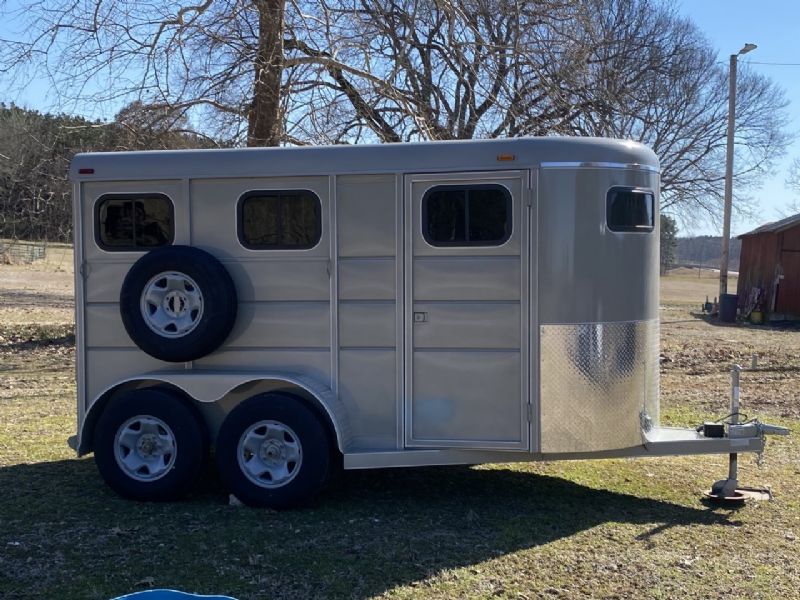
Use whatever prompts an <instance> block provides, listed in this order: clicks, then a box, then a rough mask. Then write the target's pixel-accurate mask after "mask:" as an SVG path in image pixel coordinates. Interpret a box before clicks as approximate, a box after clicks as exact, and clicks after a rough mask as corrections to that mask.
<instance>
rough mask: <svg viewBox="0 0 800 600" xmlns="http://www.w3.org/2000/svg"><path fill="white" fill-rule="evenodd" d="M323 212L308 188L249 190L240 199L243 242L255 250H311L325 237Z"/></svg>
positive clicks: (239, 211)
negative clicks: (323, 234)
mask: <svg viewBox="0 0 800 600" xmlns="http://www.w3.org/2000/svg"><path fill="white" fill-rule="evenodd" d="M321 214H322V209H321V204H320V200H319V198H318V197H317V195H316V194H314V192H310V191H308V190H277V191H273V190H269V191H256V192H248V193H247V194H245V195H244V196H242V197H241V198H240V199H239V210H238V233H239V241H240V242H241V244H242V245H243V246H244V247H245V248H250V249H251V250H308V249H309V248H313V247H314V246H316V245H317V244H318V243H319V240H320V238H321V237H322V218H321Z"/></svg>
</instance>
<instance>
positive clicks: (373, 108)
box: [0, 0, 787, 215]
mask: <svg viewBox="0 0 800 600" xmlns="http://www.w3.org/2000/svg"><path fill="white" fill-rule="evenodd" d="M87 5H88V6H89V7H90V8H91V10H88V11H87V10H86V7H87ZM24 11H25V12H24V14H23V15H22V16H20V17H19V18H22V19H28V20H29V27H28V31H29V32H30V34H29V36H28V37H25V38H23V39H20V40H17V41H13V42H6V43H5V44H0V45H2V48H0V50H2V53H0V70H4V71H6V72H7V73H9V74H11V73H13V74H15V75H16V76H17V77H19V76H21V75H23V74H24V73H25V70H26V69H34V71H35V69H39V72H44V73H46V74H47V75H48V76H50V77H51V80H52V83H53V89H55V90H57V91H58V93H59V94H60V95H62V97H64V98H67V99H70V100H72V101H74V102H81V103H82V102H87V101H94V102H99V103H109V102H111V103H117V104H119V103H120V102H122V101H123V100H124V101H125V102H128V103H129V102H131V101H140V102H141V103H142V104H143V105H145V106H147V107H148V110H150V111H151V112H152V111H155V112H158V110H159V109H162V108H163V109H164V110H165V111H167V112H168V113H169V114H170V115H173V116H177V117H180V118H181V119H183V121H182V122H181V123H182V124H181V127H182V128H184V129H195V130H197V131H201V132H203V133H204V134H205V135H208V136H211V137H213V138H223V139H225V140H228V141H229V142H230V143H232V144H243V143H248V144H251V145H262V144H264V145H274V144H278V143H291V144H319V143H359V142H369V141H378V142H403V141H409V140H432V139H466V138H474V137H501V136H509V137H515V136H523V135H553V134H559V135H597V136H613V137H621V138H628V139H635V140H639V141H643V142H645V143H647V144H649V145H650V146H651V147H653V149H654V150H655V151H656V153H657V154H658V155H659V156H660V158H661V161H662V184H663V188H662V189H663V195H662V202H663V204H664V207H665V208H668V209H669V210H670V211H671V212H672V214H676V215H694V214H696V213H697V211H698V210H699V211H705V212H706V213H707V214H709V215H714V214H716V212H717V209H718V206H719V200H720V197H721V195H722V186H723V169H724V158H723V155H724V146H725V119H726V111H727V88H726V85H727V83H726V81H727V72H726V70H725V67H724V65H722V64H720V63H719V61H718V60H717V56H716V54H715V52H714V51H713V50H712V49H711V48H710V47H709V45H708V42H707V41H706V39H705V38H704V37H703V36H702V34H701V33H700V32H699V31H698V30H697V28H696V27H695V26H694V25H692V24H691V23H690V22H688V21H686V20H685V19H682V18H680V17H678V16H676V14H675V13H674V12H673V11H672V10H671V9H670V8H668V7H667V6H665V5H664V4H663V3H656V2H655V1H654V0H582V1H581V2H574V1H570V0H534V1H525V0H461V1H459V2H453V1H451V0H319V1H317V2H304V1H303V0H289V2H287V3H285V4H284V1H283V0H186V1H184V2H179V3H177V4H176V3H174V2H167V0H151V1H150V2H149V3H148V4H147V10H146V11H145V10H142V9H141V8H139V7H137V6H136V5H134V4H133V3H130V2H126V1H124V0H103V1H101V0H87V2H86V3H75V2H72V0H49V1H48V2H44V1H43V0H35V1H32V2H30V3H29V4H28V5H26V7H25V9H24ZM34 71H28V73H29V74H33V73H34ZM101 84H102V85H101ZM784 106H785V100H784V97H783V94H782V92H781V90H780V89H778V88H777V87H776V86H775V85H774V84H773V83H772V82H771V81H769V80H768V79H766V78H763V77H761V76H759V75H758V74H755V73H753V72H750V71H748V70H747V69H746V68H743V69H742V72H741V73H740V76H739V90H738V109H737V160H736V165H737V173H736V186H735V189H736V190H737V193H739V195H740V196H741V197H743V196H744V193H743V192H746V190H747V189H748V186H749V185H750V184H752V183H753V182H755V181H756V180H757V179H758V178H759V177H760V176H761V175H763V173H764V172H766V171H767V170H768V169H769V167H770V163H771V161H772V160H773V159H774V158H775V157H777V156H780V154H781V153H782V152H783V150H784V148H785V146H786V142H787V139H786V135H785V134H784V132H783V128H784V124H785V121H784V119H785V111H784ZM176 123H177V121H176ZM740 199H741V198H740ZM739 206H743V205H742V204H741V203H740V204H739Z"/></svg>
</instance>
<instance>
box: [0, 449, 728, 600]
mask: <svg viewBox="0 0 800 600" xmlns="http://www.w3.org/2000/svg"><path fill="white" fill-rule="evenodd" d="M199 487H200V489H198V490H197V491H196V492H195V493H194V494H192V495H191V496H190V497H189V498H188V499H187V500H184V501H181V502H176V503H171V504H141V503H136V502H131V501H126V500H123V499H121V498H118V497H116V496H115V495H114V494H113V493H112V492H111V491H110V490H108V489H107V488H106V487H105V486H104V484H103V483H102V481H101V480H100V477H99V476H98V474H97V471H96V469H95V467H94V465H93V463H92V461H91V459H89V460H63V461H58V462H49V463H37V464H29V465H15V466H10V467H4V468H0V490H3V492H2V494H3V498H2V502H0V524H1V525H2V526H1V527H0V557H2V560H0V567H1V568H0V591H2V587H4V586H6V587H7V588H8V589H6V590H5V593H6V595H5V596H4V597H9V598H15V597H20V598H21V597H70V598H80V597H89V598H110V597H112V596H114V595H119V594H122V593H123V592H130V591H132V590H135V589H137V588H138V589H141V588H142V587H146V586H156V587H175V588H179V589H184V590H188V591H195V592H204V593H211V592H217V593H228V594H230V595H233V596H237V597H239V598H242V599H244V598H261V597H280V598H283V597H312V596H323V597H348V598H353V597H355V598H365V597H369V596H373V595H376V594H380V593H382V592H385V591H387V590H390V589H392V588H394V587H395V586H398V585H405V584H413V583H414V582H418V581H420V580H423V579H425V578H427V577H430V576H432V575H436V574H437V573H440V572H442V571H443V570H447V569H453V568H458V567H470V566H472V565H477V564H478V563H481V562H483V561H486V560H489V559H492V558H495V557H500V556H503V555H506V554H509V553H514V552H516V551H519V550H523V549H529V548H536V547H539V546H542V545H544V544H547V543H549V542H553V541H556V540H559V539H562V538H566V537H569V536H572V535H575V534H579V533H580V532H583V531H585V530H588V529H590V528H593V527H596V526H598V525H602V524H605V523H609V522H616V523H629V524H635V525H642V526H644V527H643V528H642V527H640V528H639V530H641V529H644V531H639V534H638V535H636V537H635V539H634V538H633V536H632V537H631V539H630V540H627V541H626V542H624V543H626V544H630V543H642V544H644V546H643V548H645V547H648V546H649V545H652V543H653V542H654V541H657V538H658V536H659V535H660V534H661V533H663V532H664V530H665V529H668V528H671V527H674V526H686V525H695V526H697V525H700V526H703V525H709V526H710V525H737V523H736V522H734V521H731V520H730V519H729V518H728V517H727V516H726V515H725V514H721V513H717V512H713V511H710V510H708V509H701V508H689V507H685V506H681V505H678V504H672V503H669V502H663V501H659V500H652V499H647V498H639V497H636V496H632V495H627V494H620V493H614V492H609V491H602V490H596V489H592V488H588V487H585V486H581V485H578V484H576V483H573V482H571V481H568V480H564V479H560V478H556V477H551V476H544V475H536V474H531V473H525V472H521V471H515V470H506V469H470V468H467V467H437V468H425V469H407V470H406V469H403V470H385V471H364V472H347V473H345V474H344V475H342V477H341V479H340V480H339V481H338V482H336V483H334V484H333V485H332V486H331V488H330V489H329V490H328V491H327V492H325V493H324V494H323V496H322V497H321V498H319V499H318V500H317V501H316V502H315V504H313V505H312V506H310V507H307V508H305V509H302V510H294V511H287V512H282V513H276V512H272V511H265V510H253V509H249V508H243V507H234V506H231V505H229V503H228V498H227V495H225V494H224V492H222V490H221V487H220V485H219V482H218V481H217V480H216V475H215V474H214V473H213V472H211V471H210V470H209V472H208V474H207V475H206V477H205V478H204V481H203V482H202V483H201V484H200V486H199ZM3 571H4V573H3ZM4 577H5V582H6V583H3V581H4ZM0 595H2V594H0Z"/></svg>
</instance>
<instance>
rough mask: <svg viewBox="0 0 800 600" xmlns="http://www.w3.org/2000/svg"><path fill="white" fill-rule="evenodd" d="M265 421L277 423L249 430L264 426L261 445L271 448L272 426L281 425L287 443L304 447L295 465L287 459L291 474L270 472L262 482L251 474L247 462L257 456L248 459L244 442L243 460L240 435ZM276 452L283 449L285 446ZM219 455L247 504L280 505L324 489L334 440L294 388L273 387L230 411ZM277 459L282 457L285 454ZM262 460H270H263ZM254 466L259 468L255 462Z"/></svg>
mask: <svg viewBox="0 0 800 600" xmlns="http://www.w3.org/2000/svg"><path fill="white" fill-rule="evenodd" d="M264 422H270V423H273V424H277V425H270V426H267V425H262V427H256V428H255V429H254V430H253V431H252V432H251V433H250V435H252V436H254V437H255V438H258V436H260V435H261V433H262V431H261V430H262V429H263V435H264V439H263V442H262V443H261V446H260V448H261V449H262V451H263V452H265V453H268V452H269V449H265V445H268V443H270V441H271V439H272V438H270V437H269V436H270V435H271V433H274V432H275V430H273V431H272V432H271V433H268V432H267V427H277V431H281V432H282V434H284V435H285V437H284V438H283V440H282V441H283V444H284V445H285V447H293V448H296V446H299V448H300V457H301V458H300V460H299V461H296V462H295V463H294V467H292V465H291V461H289V462H288V463H287V466H286V472H287V474H288V477H289V479H288V480H287V481H286V482H285V483H281V482H280V481H279V480H278V479H274V480H273V479H272V477H271V475H269V474H267V473H265V474H264V475H263V476H262V477H260V478H258V482H256V481H255V480H254V475H253V474H252V470H251V471H249V472H250V473H251V474H250V475H248V471H245V469H247V466H246V465H247V464H250V460H255V459H256V457H255V456H252V457H251V458H250V459H249V460H248V459H247V458H246V456H247V451H246V450H244V446H242V449H241V450H242V453H243V456H242V458H243V463H240V461H239V452H240V446H239V444H240V441H242V440H243V439H244V436H245V434H248V431H249V430H251V429H252V428H254V427H255V426H257V425H258V424H260V423H264ZM281 428H283V429H282V430H281ZM287 430H288V431H287ZM280 441H281V440H277V442H280ZM278 445H279V446H280V444H279V443H278ZM277 452H278V453H280V449H279V450H278V451H277ZM290 453H291V452H290ZM279 455H280V454H279ZM216 460H217V467H218V468H219V474H220V477H221V478H222V480H223V482H224V483H225V485H226V486H227V488H228V490H229V491H230V492H231V493H232V494H233V495H235V496H236V497H237V498H238V499H239V500H241V501H242V502H244V503H245V504H247V505H248V506H255V507H269V508H273V509H277V510H281V509H287V508H294V507H296V506H300V505H302V504H305V503H306V502H308V501H309V500H310V499H311V498H313V497H314V496H315V495H316V494H317V493H318V492H319V491H320V490H321V489H322V487H323V485H324V484H325V481H326V479H327V476H328V471H329V467H330V464H331V444H330V440H329V439H328V433H327V431H326V429H325V426H324V425H323V423H322V421H321V418H320V417H319V416H318V415H317V414H316V413H315V412H314V411H313V410H312V409H310V408H308V407H307V406H306V405H305V404H304V403H303V401H302V400H300V399H299V398H296V397H294V396H292V395H290V394H285V393H279V392H271V393H266V394H259V395H258V396H253V397H252V398H249V399H248V400H245V401H244V402H242V403H241V404H239V405H238V406H237V407H236V408H234V409H233V410H232V411H231V413H230V414H229V415H228V416H227V417H226V419H225V421H224V422H223V423H222V427H221V428H220V431H219V436H218V437H217V445H216ZM265 460H269V457H267V458H266V459H265ZM276 460H277V461H278V462H280V459H276ZM253 464H256V463H253ZM263 464H266V463H263V461H262V465H263ZM253 470H256V471H257V470H259V469H258V468H256V467H254V468H253ZM276 470H278V468H276Z"/></svg>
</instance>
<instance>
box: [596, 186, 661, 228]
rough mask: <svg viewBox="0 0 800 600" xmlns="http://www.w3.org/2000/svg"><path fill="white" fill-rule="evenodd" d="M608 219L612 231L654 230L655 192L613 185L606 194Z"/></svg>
mask: <svg viewBox="0 0 800 600" xmlns="http://www.w3.org/2000/svg"><path fill="white" fill-rule="evenodd" d="M606 221H607V223H608V228H609V229H610V230H611V231H621V232H641V233H646V232H648V231H653V225H654V223H655V199H654V196H653V192H650V191H647V190H639V189H635V188H625V187H613V188H611V189H610V190H608V193H607V194H606Z"/></svg>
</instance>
